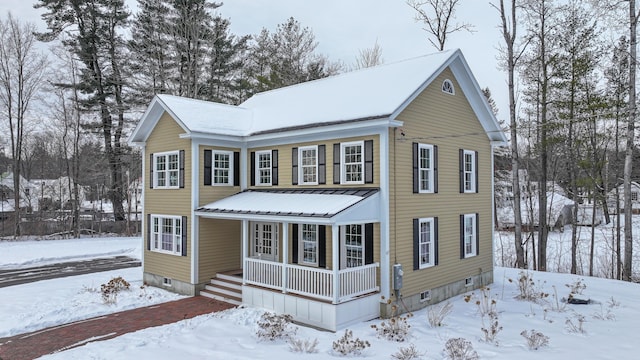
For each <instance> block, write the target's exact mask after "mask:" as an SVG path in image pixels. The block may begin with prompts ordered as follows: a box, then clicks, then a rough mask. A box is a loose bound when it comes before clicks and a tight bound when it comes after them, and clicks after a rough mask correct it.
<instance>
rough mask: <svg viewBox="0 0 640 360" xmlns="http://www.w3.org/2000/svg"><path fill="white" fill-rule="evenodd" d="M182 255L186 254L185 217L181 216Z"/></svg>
mask: <svg viewBox="0 0 640 360" xmlns="http://www.w3.org/2000/svg"><path fill="white" fill-rule="evenodd" d="M182 256H187V217H186V216H183V217H182Z"/></svg>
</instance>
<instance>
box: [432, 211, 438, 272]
mask: <svg viewBox="0 0 640 360" xmlns="http://www.w3.org/2000/svg"><path fill="white" fill-rule="evenodd" d="M433 252H434V254H433V264H434V265H438V255H439V254H438V218H437V217H434V218H433Z"/></svg>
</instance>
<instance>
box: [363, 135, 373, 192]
mask: <svg viewBox="0 0 640 360" xmlns="http://www.w3.org/2000/svg"><path fill="white" fill-rule="evenodd" d="M364 183H365V184H373V140H365V142H364Z"/></svg>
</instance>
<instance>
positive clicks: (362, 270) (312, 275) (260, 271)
mask: <svg viewBox="0 0 640 360" xmlns="http://www.w3.org/2000/svg"><path fill="white" fill-rule="evenodd" d="M379 267H380V264H379V263H374V264H369V265H365V266H359V267H354V268H348V269H344V270H340V271H338V280H339V283H338V287H339V288H338V291H339V293H338V297H337V299H336V298H335V297H334V294H333V284H334V277H335V276H334V275H335V273H334V272H333V271H332V270H326V269H319V268H313V267H308V266H300V265H295V264H282V263H277V262H272V261H266V260H260V259H254V258H245V267H244V270H243V272H244V274H245V281H246V283H247V284H252V285H258V286H262V287H267V288H270V289H274V290H280V291H282V292H284V293H287V292H289V293H294V294H299V295H304V296H309V297H312V298H315V299H321V300H327V301H332V302H338V303H340V302H344V301H348V300H351V299H354V298H356V297H358V296H360V295H363V294H367V293H371V292H375V291H378V290H379V289H380V287H379V286H378V285H377V269H378V268H379ZM283 268H284V269H285V271H286V286H283V284H282V271H283Z"/></svg>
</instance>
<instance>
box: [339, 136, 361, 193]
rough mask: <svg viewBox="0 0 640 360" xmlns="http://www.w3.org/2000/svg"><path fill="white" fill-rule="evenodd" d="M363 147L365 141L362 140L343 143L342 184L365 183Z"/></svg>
mask: <svg viewBox="0 0 640 360" xmlns="http://www.w3.org/2000/svg"><path fill="white" fill-rule="evenodd" d="M363 148H364V142H362V141H359V142H351V143H342V144H341V156H340V157H341V159H342V169H341V173H342V178H341V183H342V184H364V177H363V170H364V156H362V155H363V154H362V150H363Z"/></svg>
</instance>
